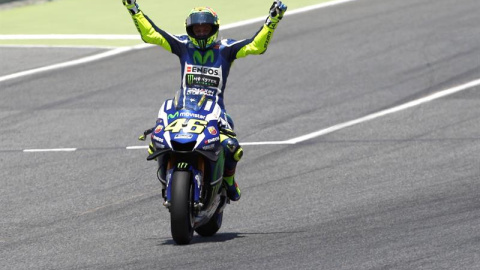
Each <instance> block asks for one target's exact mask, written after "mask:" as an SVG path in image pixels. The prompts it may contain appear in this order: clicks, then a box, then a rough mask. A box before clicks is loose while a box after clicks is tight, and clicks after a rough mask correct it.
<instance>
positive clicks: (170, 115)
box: [168, 112, 178, 119]
mask: <svg viewBox="0 0 480 270" xmlns="http://www.w3.org/2000/svg"><path fill="white" fill-rule="evenodd" d="M176 117H178V112H176V113H174V114H169V115H168V119H172V118H176Z"/></svg>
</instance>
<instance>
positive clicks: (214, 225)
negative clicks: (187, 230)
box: [195, 212, 223, 236]
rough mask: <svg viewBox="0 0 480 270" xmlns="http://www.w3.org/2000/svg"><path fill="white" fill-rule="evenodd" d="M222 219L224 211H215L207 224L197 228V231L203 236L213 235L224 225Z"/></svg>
mask: <svg viewBox="0 0 480 270" xmlns="http://www.w3.org/2000/svg"><path fill="white" fill-rule="evenodd" d="M222 220H223V212H221V213H215V214H214V215H213V216H212V218H210V220H209V221H208V222H207V223H206V224H204V225H202V226H200V227H198V228H196V229H195V231H196V232H197V233H198V234H199V235H201V236H212V235H214V234H216V233H217V232H218V230H220V227H222Z"/></svg>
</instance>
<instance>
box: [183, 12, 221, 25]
mask: <svg viewBox="0 0 480 270" xmlns="http://www.w3.org/2000/svg"><path fill="white" fill-rule="evenodd" d="M194 24H212V25H215V24H217V18H215V16H213V15H212V14H210V13H207V12H198V13H193V14H191V15H190V16H188V18H187V27H188V26H191V25H194Z"/></svg>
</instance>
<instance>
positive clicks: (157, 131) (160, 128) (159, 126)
mask: <svg viewBox="0 0 480 270" xmlns="http://www.w3.org/2000/svg"><path fill="white" fill-rule="evenodd" d="M162 130H163V126H162V125H158V126H157V127H156V128H155V133H159V132H160V131H162Z"/></svg>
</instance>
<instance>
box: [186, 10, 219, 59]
mask: <svg viewBox="0 0 480 270" xmlns="http://www.w3.org/2000/svg"><path fill="white" fill-rule="evenodd" d="M202 24H208V25H210V26H211V27H212V30H211V31H210V33H208V34H207V35H203V36H197V35H195V33H194V31H193V27H194V26H195V25H202ZM185 27H186V29H187V35H188V38H189V39H190V41H191V42H192V43H193V45H194V46H195V47H196V48H198V49H201V50H205V49H208V48H210V47H211V46H212V45H213V44H214V43H215V42H216V41H217V37H218V29H219V28H220V20H219V19H218V16H217V13H216V12H215V11H214V10H213V9H211V8H209V7H197V8H194V9H192V11H190V14H189V15H188V17H187V19H186V20H185Z"/></svg>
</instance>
